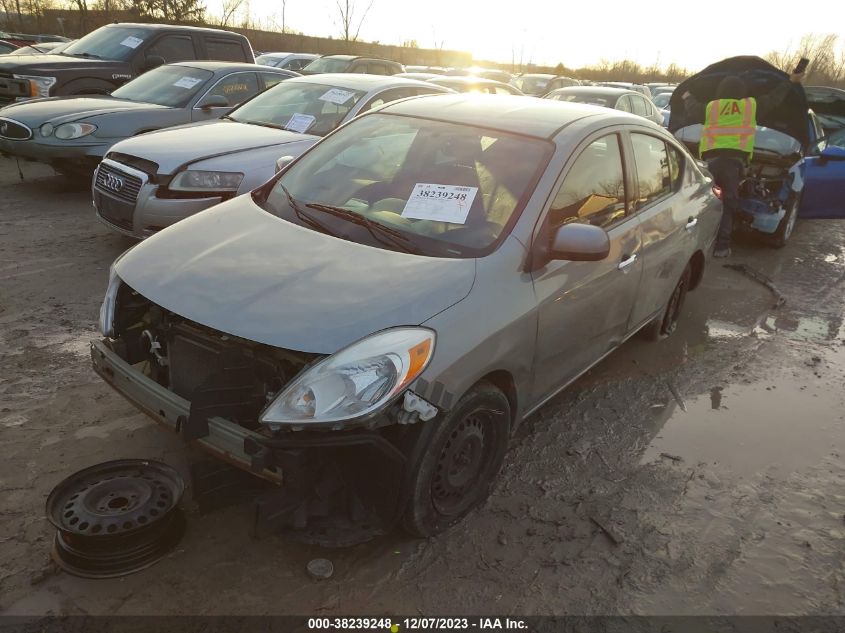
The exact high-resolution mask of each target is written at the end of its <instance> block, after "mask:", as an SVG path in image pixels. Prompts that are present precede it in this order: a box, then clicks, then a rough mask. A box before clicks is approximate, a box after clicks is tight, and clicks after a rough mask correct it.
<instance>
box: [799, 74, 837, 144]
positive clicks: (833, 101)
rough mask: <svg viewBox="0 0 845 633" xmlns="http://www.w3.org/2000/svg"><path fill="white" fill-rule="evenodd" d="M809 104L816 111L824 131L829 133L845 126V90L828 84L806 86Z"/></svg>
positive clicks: (805, 92) (805, 90)
mask: <svg viewBox="0 0 845 633" xmlns="http://www.w3.org/2000/svg"><path fill="white" fill-rule="evenodd" d="M804 94H806V95H807V104H808V105H809V106H810V107H811V108H812V109H813V112H815V113H816V116H817V117H818V120H819V123H820V124H821V126H822V129H823V130H824V133H825V134H827V135H829V134H833V133H834V132H835V131H837V130H841V129H842V128H845V90H842V89H841V88H828V87H826V86H807V87H805V88H804Z"/></svg>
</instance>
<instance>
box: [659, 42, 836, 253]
mask: <svg viewBox="0 0 845 633" xmlns="http://www.w3.org/2000/svg"><path fill="white" fill-rule="evenodd" d="M728 75H737V76H739V77H740V78H741V79H742V80H743V82H744V83H745V85H746V88H747V91H748V96H751V97H756V96H760V95H763V94H766V93H768V92H770V91H772V90H774V89H775V87H776V86H778V85H779V84H783V83H784V82H789V83H790V85H791V89H790V90H789V92H788V93H787V94H786V97H785V98H784V99H783V101H781V103H780V104H778V105H777V106H776V107H773V108H771V109H770V110H769V111H768V112H763V113H760V114H758V116H757V135H756V137H755V141H754V153H753V156H752V159H751V161H750V164H749V166H748V168H747V170H746V178H745V180H744V181H743V183H742V185H741V188H740V217H739V218H737V220H738V222H737V224H738V229H739V230H745V229H752V230H754V231H757V232H758V233H760V234H762V236H763V237H764V239H765V240H766V241H767V242H769V243H770V244H772V245H774V246H777V247H781V246H784V245H785V244H786V242H787V241H788V240H789V237H790V236H791V235H792V231H793V230H794V228H795V223H796V220H797V219H798V217H806V218H821V217H828V218H829V217H845V196H841V195H835V196H834V195H830V190H829V186H828V184H827V183H830V182H831V181H832V182H838V183H839V186H840V187H842V189H840V191H841V190H843V189H845V173H843V172H842V167H843V166H842V165H841V163H842V159H841V156H840V150H839V148H837V147H835V146H832V145H826V144H820V140H821V134H822V132H821V128H820V126H819V125H818V122H817V121H816V119H815V116H814V114H813V113H812V112H811V111H810V110H809V108H808V105H807V98H806V95H805V93H804V90H803V87H802V86H801V85H800V84H797V83H794V82H790V79H789V75H788V74H787V73H785V72H784V71H782V70H780V69H778V68H776V67H774V66H773V65H772V64H770V63H769V62H767V61H765V60H763V59H761V58H759V57H752V56H742V57H732V58H728V59H724V60H722V61H720V62H716V63H714V64H711V65H710V66H708V67H707V68H705V69H704V70H702V71H701V72H699V73H697V74H695V75H693V76H692V77H690V78H689V79H687V80H685V81H684V82H683V83H681V84H680V85H679V86H678V87H677V89H676V90H675V91H674V92H673V93H672V97H671V98H670V102H669V103H670V106H671V110H670V116H669V130H670V131H671V132H673V133H674V134H675V136H676V137H677V138H679V139H680V140H681V141H683V142H684V143H685V144H686V145H687V146H688V148H689V149H690V151H692V152H693V153H694V154H696V155H697V154H698V144H699V140H700V138H701V129H702V122H701V121H697V120H691V119H690V118H689V115H688V114H687V111H686V108H685V106H684V103H683V95H684V94H685V93H686V92H687V91H689V92H690V93H691V94H692V95H693V96H694V97H695V98H696V99H697V100H698V101H700V102H702V103H708V102H710V101H712V100H714V99H715V98H716V89H717V87H718V85H719V83H720V82H721V80H722V79H723V78H725V77H726V76H728ZM840 179H841V180H840ZM819 183H821V184H819Z"/></svg>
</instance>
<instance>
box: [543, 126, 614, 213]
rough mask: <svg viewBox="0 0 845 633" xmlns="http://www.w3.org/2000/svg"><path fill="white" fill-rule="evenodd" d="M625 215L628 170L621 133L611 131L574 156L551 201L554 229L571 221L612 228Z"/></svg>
mask: <svg viewBox="0 0 845 633" xmlns="http://www.w3.org/2000/svg"><path fill="white" fill-rule="evenodd" d="M624 217H625V173H624V171H623V169H622V152H621V151H620V149H619V136H618V135H617V134H608V135H607V136H603V137H601V138H600V139H598V140H595V141H593V142H592V143H590V145H589V146H588V147H587V148H586V149H585V150H584V151H583V152H581V154H580V155H579V156H578V158H577V159H575V163H574V164H573V165H572V168H571V169H570V170H569V173H568V174H567V175H566V178H565V179H564V181H563V184H562V185H561V186H560V189H559V190H558V192H557V194H556V195H555V197H554V200H553V201H552V208H551V209H550V211H549V221H550V222H551V226H552V227H553V228H555V227H558V226H560V225H562V224H567V223H568V222H581V223H583V224H593V225H595V226H600V227H604V228H606V227H609V226H611V225H612V224H614V223H616V222H617V221H619V220H621V219H622V218H624Z"/></svg>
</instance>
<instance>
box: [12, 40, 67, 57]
mask: <svg viewBox="0 0 845 633" xmlns="http://www.w3.org/2000/svg"><path fill="white" fill-rule="evenodd" d="M72 43H73V41H70V42H36V43H35V44H29V45H28V46H21V47H20V48H18V49H16V50H14V51H12V53H10V54H11V55H56V54H58V53H61V52H62V51H63V50H64V49H66V48H67V47H68V46H70V45H71V44H72Z"/></svg>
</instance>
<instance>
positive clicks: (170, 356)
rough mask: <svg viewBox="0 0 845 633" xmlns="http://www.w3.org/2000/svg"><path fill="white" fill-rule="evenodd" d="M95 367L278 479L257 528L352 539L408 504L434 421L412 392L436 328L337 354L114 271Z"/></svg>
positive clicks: (198, 438) (383, 335) (179, 427)
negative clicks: (156, 298)
mask: <svg viewBox="0 0 845 633" xmlns="http://www.w3.org/2000/svg"><path fill="white" fill-rule="evenodd" d="M100 317H101V318H100V321H101V323H100V326H101V329H102V332H103V334H104V338H103V339H101V340H96V341H94V342H93V343H92V345H91V356H92V361H93V366H94V369H95V371H96V372H97V373H98V374H99V375H100V376H101V377H102V378H103V379H104V380H106V381H107V382H108V383H109V384H110V385H112V386H113V387H114V388H115V389H116V390H117V391H118V392H120V393H121V394H122V395H123V396H124V397H126V398H127V399H129V400H130V401H131V402H133V403H134V404H135V405H136V406H137V407H138V408H140V409H141V410H143V411H144V412H146V413H147V414H148V415H150V416H151V417H153V418H154V419H156V420H157V421H159V422H161V423H163V424H165V425H166V426H169V427H171V428H172V429H173V430H175V431H176V432H178V433H179V434H181V435H182V436H183V438H184V439H186V440H189V441H194V442H196V443H197V444H199V445H200V446H201V447H202V448H204V449H206V450H207V451H209V452H211V453H212V454H214V455H215V456H216V457H218V458H220V459H222V460H224V461H226V462H229V463H230V464H233V465H235V466H237V467H238V468H240V469H242V470H247V471H249V472H251V473H253V474H255V475H257V476H259V477H261V478H263V479H265V480H267V481H268V482H271V483H272V484H273V485H272V486H268V491H267V492H265V493H263V494H261V495H259V496H258V497H257V499H256V500H255V511H256V512H255V521H256V522H255V530H256V532H258V533H260V534H268V533H275V532H288V533H291V534H293V535H294V536H296V537H298V538H299V539H301V540H305V541H308V542H314V543H319V544H323V545H333V546H346V545H351V544H354V543H357V542H361V541H364V540H367V539H369V538H372V537H373V536H376V535H378V534H383V533H386V532H388V531H389V530H390V529H392V527H393V526H394V524H395V523H396V522H397V520H398V519H399V517H400V515H401V511H402V508H403V504H404V503H405V495H406V491H405V488H406V484H405V482H406V479H407V476H408V473H409V470H410V469H411V468H412V467H413V466H412V464H413V461H414V452H415V447H416V446H417V445H418V441H417V440H418V436H419V435H420V433H421V431H422V429H423V428H424V427H425V425H424V424H418V422H420V421H426V420H430V419H432V418H433V417H435V416H436V415H437V414H438V409H437V408H436V407H435V406H434V405H432V404H430V403H428V402H427V401H426V400H424V399H423V398H421V397H419V396H417V395H416V394H414V393H413V392H412V391H410V390H409V387H410V385H411V383H412V382H413V381H414V380H415V379H416V378H417V377H418V376H419V375H420V373H421V372H422V371H423V370H424V369H425V367H426V366H427V364H428V362H429V360H430V358H431V355H432V354H433V351H434V343H435V335H434V332H433V331H431V330H429V329H426V328H422V327H394V328H389V329H386V330H382V331H380V332H376V333H375V334H373V335H371V336H368V337H365V338H364V339H362V340H360V341H358V342H357V343H353V344H352V345H349V346H348V347H346V348H344V349H342V350H340V351H338V352H336V353H334V354H329V355H325V354H314V353H306V352H302V351H296V350H289V349H281V348H278V347H273V346H270V345H267V344H263V343H257V342H255V341H250V340H247V339H243V338H240V337H237V336H232V335H229V334H226V333H224V332H221V331H218V330H215V329H213V328H210V327H207V326H205V325H202V324H199V323H197V322H195V321H192V320H190V319H187V318H184V317H182V316H180V315H178V314H175V313H174V312H171V311H170V310H167V309H165V308H163V307H162V306H160V305H157V304H156V303H154V302H153V301H151V300H149V299H148V298H146V297H144V296H143V295H141V294H140V293H138V292H136V291H135V290H133V289H132V288H131V287H130V286H129V285H127V284H126V283H124V282H122V281H121V279H120V278H119V277H118V276H117V274H116V273H115V272H114V269H113V270H112V273H111V279H110V283H109V288H108V291H107V294H106V298H105V300H104V302H103V307H102V309H101V315H100Z"/></svg>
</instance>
